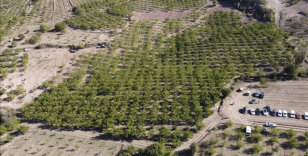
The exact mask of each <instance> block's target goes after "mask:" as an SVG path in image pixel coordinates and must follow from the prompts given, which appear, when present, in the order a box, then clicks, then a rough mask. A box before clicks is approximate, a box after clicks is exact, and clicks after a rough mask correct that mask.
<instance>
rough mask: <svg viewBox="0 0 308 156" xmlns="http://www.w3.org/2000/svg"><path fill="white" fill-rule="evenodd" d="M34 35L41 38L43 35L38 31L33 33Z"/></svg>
mask: <svg viewBox="0 0 308 156" xmlns="http://www.w3.org/2000/svg"><path fill="white" fill-rule="evenodd" d="M35 35H36V36H38V37H41V36H42V35H43V33H42V32H40V31H38V32H36V33H35Z"/></svg>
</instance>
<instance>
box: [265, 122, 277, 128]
mask: <svg viewBox="0 0 308 156" xmlns="http://www.w3.org/2000/svg"><path fill="white" fill-rule="evenodd" d="M265 126H266V127H276V124H274V123H270V122H267V123H266V124H265Z"/></svg>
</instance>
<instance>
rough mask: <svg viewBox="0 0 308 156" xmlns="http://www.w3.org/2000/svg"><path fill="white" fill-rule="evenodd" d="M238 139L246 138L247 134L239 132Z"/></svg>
mask: <svg viewBox="0 0 308 156" xmlns="http://www.w3.org/2000/svg"><path fill="white" fill-rule="evenodd" d="M236 136H237V139H243V138H245V136H246V134H245V133H244V132H242V131H239V132H237V135H236Z"/></svg>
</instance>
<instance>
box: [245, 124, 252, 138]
mask: <svg viewBox="0 0 308 156" xmlns="http://www.w3.org/2000/svg"><path fill="white" fill-rule="evenodd" d="M246 135H247V136H249V135H251V128H250V126H246Z"/></svg>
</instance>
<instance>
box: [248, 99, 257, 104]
mask: <svg viewBox="0 0 308 156" xmlns="http://www.w3.org/2000/svg"><path fill="white" fill-rule="evenodd" d="M256 101H258V99H253V100H251V101H249V103H250V104H254V103H255V102H256Z"/></svg>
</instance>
